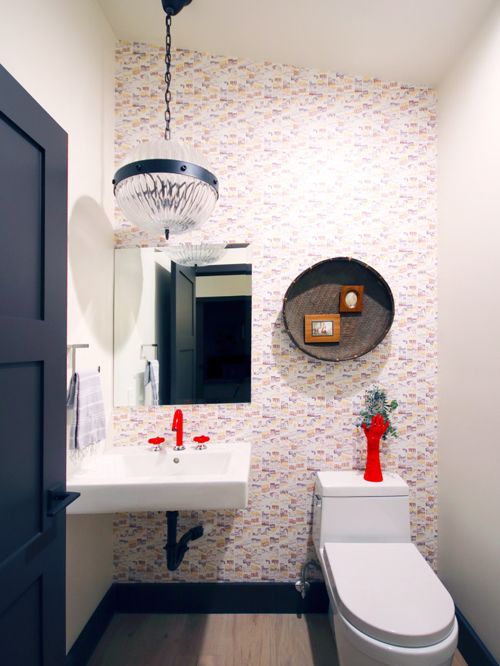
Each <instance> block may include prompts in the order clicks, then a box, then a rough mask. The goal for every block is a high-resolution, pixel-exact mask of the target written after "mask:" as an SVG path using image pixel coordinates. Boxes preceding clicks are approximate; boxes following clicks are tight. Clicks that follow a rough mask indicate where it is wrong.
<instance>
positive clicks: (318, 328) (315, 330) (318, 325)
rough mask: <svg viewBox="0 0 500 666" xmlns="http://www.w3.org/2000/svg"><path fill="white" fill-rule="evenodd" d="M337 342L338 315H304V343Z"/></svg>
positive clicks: (338, 331)
mask: <svg viewBox="0 0 500 666" xmlns="http://www.w3.org/2000/svg"><path fill="white" fill-rule="evenodd" d="M339 340H340V315H339V314H307V315H304V342H338V341H339Z"/></svg>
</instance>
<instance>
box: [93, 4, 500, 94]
mask: <svg viewBox="0 0 500 666" xmlns="http://www.w3.org/2000/svg"><path fill="white" fill-rule="evenodd" d="M98 1H99V2H100V4H101V6H102V8H103V10H104V13H105V14H106V16H107V18H108V20H109V22H110V24H111V26H112V28H113V30H114V32H115V34H116V36H117V37H118V38H119V39H125V40H132V41H142V42H149V43H152V44H163V43H164V41H165V14H164V12H163V8H162V5H161V0H98ZM497 2H498V0H251V1H250V0H193V2H192V3H191V5H189V6H187V7H185V8H184V9H183V10H182V12H181V13H180V14H178V15H177V16H176V17H174V19H173V27H172V42H173V46H174V47H179V48H187V49H192V50H195V51H205V52H208V53H212V54H216V55H226V56H233V57H239V58H249V59H251V60H254V61H263V60H269V61H271V62H276V63H286V64H291V65H297V66H302V67H313V68H317V69H321V70H328V71H334V72H339V73H345V74H359V75H367V76H371V77H377V78H381V79H386V80H397V81H403V82H408V83H416V84H431V85H435V84H437V83H438V82H439V81H440V79H441V78H442V77H443V75H444V74H445V73H446V71H447V70H448V68H449V67H450V65H451V64H452V63H453V61H454V60H455V59H456V58H457V57H458V55H459V54H460V52H461V51H462V49H463V48H464V47H465V46H466V44H467V42H468V41H469V40H470V39H471V37H472V36H473V34H474V32H475V31H476V30H477V29H478V28H479V26H480V25H481V23H482V22H483V21H484V20H486V16H487V14H488V12H489V10H490V9H491V8H492V7H493V6H494V5H495V4H496V3H497Z"/></svg>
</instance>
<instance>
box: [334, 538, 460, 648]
mask: <svg viewBox="0 0 500 666" xmlns="http://www.w3.org/2000/svg"><path fill="white" fill-rule="evenodd" d="M325 564H326V569H327V571H326V573H327V576H328V577H329V581H330V583H331V586H332V588H333V593H334V597H335V598H336V601H337V603H338V606H339V611H340V612H341V614H342V615H343V616H344V617H345V618H346V619H347V620H348V621H349V622H351V624H353V625H354V626H355V627H356V628H357V629H359V630H360V631H362V632H363V633H365V634H368V635H369V636H371V637H372V638H375V639H378V640H380V641H383V642H385V643H389V644H391V645H397V646H401V647H426V646H429V645H434V644H435V643H439V641H441V640H443V639H444V638H446V637H447V636H448V635H449V633H450V632H451V630H452V628H453V622H454V617H455V607H454V604H453V600H452V598H451V596H450V594H449V593H448V591H447V590H446V588H445V587H444V585H443V584H442V583H441V581H440V580H439V578H438V577H437V576H436V574H435V573H434V572H433V571H432V569H431V568H430V566H429V565H428V564H427V562H426V561H425V560H424V558H423V557H422V555H420V553H419V552H418V550H417V549H416V547H415V546H414V545H413V544H412V543H327V544H325Z"/></svg>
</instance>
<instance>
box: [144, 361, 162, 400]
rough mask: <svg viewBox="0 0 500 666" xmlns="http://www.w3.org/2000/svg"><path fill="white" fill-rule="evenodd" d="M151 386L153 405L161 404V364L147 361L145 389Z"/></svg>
mask: <svg viewBox="0 0 500 666" xmlns="http://www.w3.org/2000/svg"><path fill="white" fill-rule="evenodd" d="M148 384H151V405H153V406H156V405H159V404H160V364H159V363H158V361H156V360H153V361H147V363H146V368H145V370H144V387H146V386H147V385H148Z"/></svg>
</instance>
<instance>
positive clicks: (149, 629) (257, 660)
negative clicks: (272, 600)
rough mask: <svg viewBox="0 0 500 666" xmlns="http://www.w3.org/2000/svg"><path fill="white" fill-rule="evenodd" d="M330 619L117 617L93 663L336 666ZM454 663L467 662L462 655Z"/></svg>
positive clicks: (112, 665)
mask: <svg viewBox="0 0 500 666" xmlns="http://www.w3.org/2000/svg"><path fill="white" fill-rule="evenodd" d="M336 665H337V661H336V659H335V647H334V643H333V638H332V634H331V631H330V626H329V624H328V617H327V616H326V615H308V616H303V617H302V618H297V617H296V616H295V615H160V614H158V615H115V617H114V618H113V620H112V622H111V624H110V626H109V627H108V629H107V631H106V633H105V634H104V636H103V638H102V640H101V642H100V643H99V645H98V646H97V648H96V651H95V652H94V654H93V656H92V659H91V660H90V662H89V664H88V666H336ZM453 666H467V664H466V662H465V661H464V660H463V659H462V657H461V656H460V654H459V653H457V655H456V656H455V659H454V660H453Z"/></svg>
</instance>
